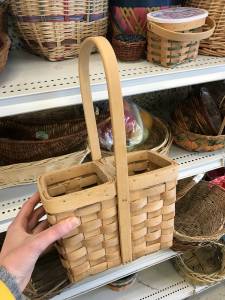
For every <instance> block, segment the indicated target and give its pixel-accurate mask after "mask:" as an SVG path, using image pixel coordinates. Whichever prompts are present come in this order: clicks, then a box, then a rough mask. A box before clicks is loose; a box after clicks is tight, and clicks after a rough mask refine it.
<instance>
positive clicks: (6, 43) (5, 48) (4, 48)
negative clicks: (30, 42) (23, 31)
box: [0, 32, 11, 72]
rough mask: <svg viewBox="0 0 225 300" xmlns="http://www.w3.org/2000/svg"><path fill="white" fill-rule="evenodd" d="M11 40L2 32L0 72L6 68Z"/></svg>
mask: <svg viewBox="0 0 225 300" xmlns="http://www.w3.org/2000/svg"><path fill="white" fill-rule="evenodd" d="M10 44H11V42H10V39H9V37H8V35H7V34H6V33H3V32H0V72H1V71H3V69H4V68H5V65H6V62H7V59H8V53H9V48H10Z"/></svg>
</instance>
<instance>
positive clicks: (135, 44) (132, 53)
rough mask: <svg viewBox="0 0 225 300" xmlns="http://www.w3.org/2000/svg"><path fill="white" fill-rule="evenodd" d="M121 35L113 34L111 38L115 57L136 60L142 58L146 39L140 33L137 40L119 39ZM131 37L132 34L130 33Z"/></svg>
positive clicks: (123, 59)
mask: <svg viewBox="0 0 225 300" xmlns="http://www.w3.org/2000/svg"><path fill="white" fill-rule="evenodd" d="M120 37H121V35H118V36H115V37H113V39H112V46H113V49H114V51H115V53H116V57H117V58H118V59H119V60H122V61H136V60H139V59H141V58H144V55H145V46H146V40H145V39H143V36H141V35H140V39H139V40H137V41H132V39H131V40H130V41H129V40H128V41H123V40H120ZM131 37H132V35H131Z"/></svg>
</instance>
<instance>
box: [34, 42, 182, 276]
mask: <svg viewBox="0 0 225 300" xmlns="http://www.w3.org/2000/svg"><path fill="white" fill-rule="evenodd" d="M93 46H96V47H97V48H98V49H99V52H100V54H101V57H102V59H103V64H104V69H105V73H106V79H107V83H108V86H109V100H110V113H111V117H112V118H111V119H112V128H113V139H114V153H115V155H114V156H111V157H106V158H102V155H101V149H100V145H99V139H98V131H97V126H96V119H95V115H94V110H93V105H92V102H91V90H90V88H89V81H88V78H89V76H88V75H89V74H88V72H87V71H88V64H89V57H90V52H91V51H92V49H93ZM79 63H80V64H79V71H80V85H81V93H82V99H83V105H84V112H85V120H86V125H87V129H88V137H89V145H90V149H91V155H92V160H93V161H92V162H90V163H85V164H83V165H81V166H76V167H73V168H69V169H66V170H63V171H61V172H52V173H49V174H45V175H43V176H41V177H40V178H39V181H38V187H39V192H40V196H41V199H42V203H43V206H44V208H45V210H46V212H47V214H48V220H49V222H50V223H51V224H55V223H56V222H59V221H60V220H61V219H63V218H66V217H69V216H74V215H75V216H78V217H79V218H80V219H81V225H80V226H79V227H78V228H77V229H76V230H74V232H72V233H71V234H70V235H69V236H68V237H66V238H64V239H63V240H62V241H61V242H60V243H59V244H58V246H57V247H58V251H59V253H60V254H61V257H63V258H62V262H63V265H64V266H65V267H66V268H67V269H68V272H69V277H70V280H71V281H78V280H80V279H82V278H84V277H86V276H88V275H91V274H95V273H98V272H101V271H103V270H106V269H109V268H111V267H113V266H116V265H119V264H121V263H127V262H129V261H132V260H133V259H136V258H138V257H140V256H143V255H145V254H148V253H151V252H154V251H157V250H159V249H162V248H168V247H170V246H171V245H172V240H173V229H174V210H175V204H174V202H175V198H176V181H177V172H178V167H177V164H176V163H174V162H173V161H171V160H170V159H167V158H166V157H163V156H161V155H159V154H157V153H155V152H151V151H147V150H143V151H137V152H131V153H129V154H127V151H126V132H125V125H124V108H123V101H122V95H121V87H120V82H119V72H118V65H117V63H116V57H115V54H114V52H113V51H112V47H111V46H110V44H109V42H107V40H106V39H104V38H102V37H98V38H89V39H87V40H86V41H85V42H84V43H83V45H82V48H81V51H80V58H79Z"/></svg>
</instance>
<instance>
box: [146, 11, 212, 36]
mask: <svg viewBox="0 0 225 300" xmlns="http://www.w3.org/2000/svg"><path fill="white" fill-rule="evenodd" d="M206 24H207V25H208V26H209V27H210V29H209V30H207V31H203V32H190V33H182V32H175V31H171V30H168V29H165V28H163V27H161V26H159V25H157V24H155V23H154V22H149V24H148V29H149V30H150V31H152V32H153V33H155V34H157V35H159V36H160V37H162V38H165V39H168V40H174V41H179V42H185V41H201V40H204V39H207V38H209V37H210V36H211V35H212V34H213V32H214V30H215V28H216V23H215V21H214V20H213V19H211V18H210V17H208V18H207V19H206Z"/></svg>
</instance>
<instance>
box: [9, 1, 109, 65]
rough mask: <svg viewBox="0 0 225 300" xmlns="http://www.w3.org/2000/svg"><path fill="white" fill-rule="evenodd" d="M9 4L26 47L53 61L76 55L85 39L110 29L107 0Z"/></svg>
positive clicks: (103, 33)
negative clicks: (108, 27) (108, 25)
mask: <svg viewBox="0 0 225 300" xmlns="http://www.w3.org/2000/svg"><path fill="white" fill-rule="evenodd" d="M9 5H10V8H11V13H12V16H13V19H14V20H15V23H16V27H17V29H18V32H19V35H20V37H21V39H22V41H23V42H24V43H25V45H26V47H27V48H28V49H29V50H31V51H32V52H33V53H35V54H38V55H41V56H44V57H46V58H47V59H49V60H51V61H57V60H63V59H66V58H72V57H75V56H77V55H78V53H79V49H80V43H81V42H82V41H83V40H84V39H85V38H87V37H89V36H98V35H105V34H106V31H107V24H108V1H107V0H88V1H73V0H67V1H62V0H59V1H57V3H55V1H50V0H44V1H41V0H10V1H9Z"/></svg>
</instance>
